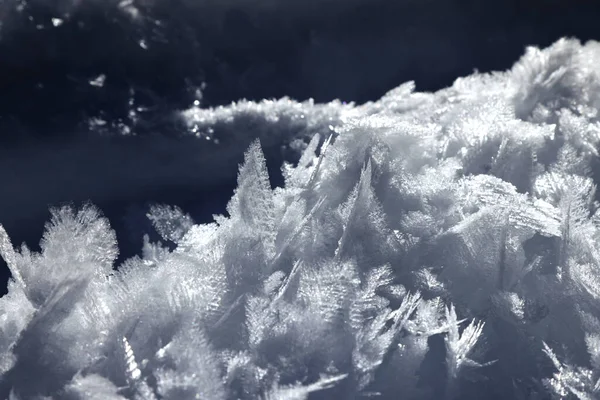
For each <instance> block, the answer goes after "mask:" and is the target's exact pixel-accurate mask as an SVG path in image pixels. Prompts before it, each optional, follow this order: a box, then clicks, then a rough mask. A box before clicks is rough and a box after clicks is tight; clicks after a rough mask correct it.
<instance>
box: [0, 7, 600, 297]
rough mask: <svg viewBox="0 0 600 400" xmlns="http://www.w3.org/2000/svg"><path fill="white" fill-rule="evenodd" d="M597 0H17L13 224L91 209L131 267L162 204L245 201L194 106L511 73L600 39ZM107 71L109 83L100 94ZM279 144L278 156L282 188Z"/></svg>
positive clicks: (360, 97)
mask: <svg viewBox="0 0 600 400" xmlns="http://www.w3.org/2000/svg"><path fill="white" fill-rule="evenodd" d="M594 3H597V2H594V1H591V0H590V1H584V0H580V1H577V0H507V1H503V0H496V1H482V0H436V1H431V0H319V1H317V0H304V1H300V0H298V1H292V0H285V1H284V0H278V1H276V0H263V1H259V0H255V1H247V0H231V1H229V0H212V1H209V0H205V1H202V0H193V1H192V0H188V1H186V0H162V1H149V0H146V1H121V2H118V1H113V0H81V1H54V0H51V1H48V0H36V1H28V2H27V1H22V0H21V1H12V0H8V1H4V2H3V3H2V4H0V185H1V188H2V189H1V190H2V192H1V196H0V223H2V224H3V225H4V226H5V227H6V229H7V231H8V233H9V234H10V235H11V237H12V238H13V243H14V244H19V243H21V242H22V241H26V242H27V243H28V244H29V245H31V246H33V247H34V248H35V244H36V243H37V241H38V240H39V238H40V235H41V233H42V231H43V224H44V221H46V220H47V218H48V217H49V214H48V212H47V211H46V210H47V208H48V206H50V205H57V204H61V203H64V202H67V201H73V202H75V204H76V205H77V204H80V203H81V202H83V201H85V200H91V201H92V202H93V203H95V204H97V205H98V206H99V207H100V208H101V209H102V210H103V211H104V212H105V214H106V215H107V216H108V217H109V218H110V220H111V223H112V224H113V226H114V227H115V229H116V230H117V234H118V238H119V241H120V243H121V249H122V256H121V258H124V257H127V256H131V255H132V254H134V253H135V252H136V251H137V250H138V249H139V247H140V246H141V240H142V232H144V231H146V230H148V229H150V226H149V224H148V223H147V222H146V220H145V217H144V214H145V210H146V205H147V204H148V202H152V201H159V202H164V203H169V204H179V205H181V206H182V207H183V208H184V209H186V210H189V211H190V212H191V213H192V214H193V216H194V217H195V218H196V220H197V221H199V222H206V221H208V220H210V216H211V215H212V214H213V213H221V212H224V208H225V204H226V201H227V199H228V198H229V197H230V196H231V194H232V191H233V188H234V186H235V174H236V172H237V163H238V162H239V161H240V160H241V156H242V154H241V152H240V151H238V150H235V151H233V150H231V149H229V150H228V149H225V148H219V147H218V146H217V147H214V146H213V147H210V146H208V145H204V144H195V142H192V140H194V139H190V137H189V136H186V128H185V125H184V124H183V123H182V121H181V120H180V118H178V117H177V112H178V111H180V110H183V109H186V108H188V107H190V106H191V104H192V103H193V101H194V100H197V99H200V100H201V104H202V106H203V107H209V106H215V105H222V104H228V103H230V102H231V101H235V100H238V99H241V98H247V99H251V100H260V99H263V98H280V97H282V96H290V97H292V98H294V99H297V100H305V99H308V98H314V99H315V101H317V102H326V101H329V100H333V99H337V98H339V99H341V100H344V101H355V102H358V103H362V102H365V101H369V100H376V99H378V98H379V97H380V96H381V95H383V94H384V93H385V92H386V91H388V90H390V89H392V88H394V87H395V86H397V85H399V84H400V83H402V82H405V81H407V80H415V81H416V85H417V89H418V90H421V91H433V90H437V89H440V88H442V87H445V86H448V85H451V84H452V82H453V81H454V79H456V78H457V77H459V76H464V75H468V74H470V73H472V72H473V70H474V69H478V70H479V71H491V70H505V69H508V68H510V67H511V66H512V64H513V63H514V62H515V61H517V60H518V58H519V57H520V56H521V55H522V54H523V51H524V48H525V46H527V45H537V46H541V47H545V46H548V45H550V44H551V43H553V42H554V41H556V40H557V39H559V38H561V37H564V36H568V37H576V38H578V39H580V40H582V41H586V40H589V39H600V24H599V23H598V21H600V4H597V5H595V4H594ZM100 75H103V76H105V80H104V84H103V86H102V87H96V86H93V85H90V81H91V80H93V79H95V78H96V77H98V76H100ZM200 92H201V93H202V96H201V97H200V96H199V93H200ZM132 110H136V113H135V115H133V114H132V113H131V111H132ZM132 115H133V116H132ZM94 118H97V119H102V120H103V121H105V124H104V125H102V126H100V127H99V126H97V125H96V126H92V125H93V124H90V121H92V120H93V119H94ZM249 139H250V138H249ZM282 140H283V139H282ZM196 142H197V140H196ZM276 147H277V146H274V147H273V148H272V149H266V153H267V159H268V162H269V166H270V167H271V169H272V172H273V174H272V175H273V177H272V178H273V182H272V183H273V184H280V183H281V178H280V177H279V176H278V174H277V170H278V168H279V165H280V164H281V161H282V159H283V155H282V154H281V152H278V151H277V148H276ZM240 148H241V147H240ZM82 149H83V150H82ZM157 149H160V151H159V153H160V154H158V153H157V154H156V155H155V154H154V153H153V152H155V151H156V150H157ZM230 150H231V151H233V152H234V153H235V154H230V155H229V156H228V157H227V160H226V161H227V162H220V163H217V164H215V162H214V154H215V153H218V152H220V151H221V152H222V153H223V154H225V153H226V152H227V151H230ZM231 151H230V152H231ZM165 158H167V159H168V160H169V161H168V167H165V164H164V163H163V161H164V159H165ZM216 169H218V170H219V171H218V173H216V172H215V171H216ZM181 176H185V177H186V179H181ZM6 278H7V277H6V274H4V277H3V279H4V280H5V279H6ZM0 287H3V284H2V283H0Z"/></svg>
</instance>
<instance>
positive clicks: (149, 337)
mask: <svg viewBox="0 0 600 400" xmlns="http://www.w3.org/2000/svg"><path fill="white" fill-rule="evenodd" d="M599 66H600V44H599V43H596V42H590V43H587V44H585V45H581V44H580V43H579V42H577V41H575V40H560V41H558V42H557V43H555V44H554V45H553V46H551V47H550V48H548V49H545V50H540V49H537V48H528V49H527V51H526V53H525V55H524V56H523V57H522V59H521V60H520V61H519V62H518V63H516V64H515V66H514V67H513V68H512V69H511V70H510V71H507V72H502V73H493V74H478V73H475V74H473V75H471V76H469V77H466V78H460V79H458V80H457V81H456V82H455V83H454V85H453V86H452V87H450V88H447V89H444V90H440V91H438V92H436V93H419V92H415V90H414V84H413V83H411V82H409V83H406V84H403V85H401V86H399V87H398V88H396V89H394V90H392V91H390V92H389V93H388V94H387V95H385V96H384V97H383V98H382V99H380V100H379V101H377V102H373V103H367V104H363V105H353V104H350V105H344V104H342V103H339V102H337V103H332V104H330V105H329V106H327V107H320V108H316V107H315V106H313V105H312V104H298V103H294V102H292V101H287V100H286V101H283V102H282V101H279V102H261V103H258V104H254V103H242V104H241V105H240V104H237V105H233V106H231V107H226V108H220V109H212V110H200V109H196V110H190V111H189V112H187V113H186V114H185V115H186V116H187V118H188V121H189V123H190V124H191V125H194V126H195V128H194V129H197V130H207V131H208V130H210V129H213V128H215V126H217V125H218V126H220V127H221V128H224V127H225V128H227V127H228V126H230V125H231V124H234V123H235V121H236V115H237V113H246V114H252V113H255V114H257V115H270V117H269V118H262V117H261V118H258V119H257V120H260V126H244V124H241V125H238V126H235V127H234V128H231V129H235V130H236V131H238V134H243V133H244V130H245V129H250V130H253V131H255V132H258V131H264V132H271V131H273V130H274V129H275V128H274V127H276V130H277V134H280V135H283V136H285V135H287V134H288V131H289V130H294V129H295V128H292V127H290V126H289V125H291V124H292V125H293V124H294V123H297V122H293V119H287V120H284V122H282V119H280V118H278V115H280V114H281V113H284V114H285V113H288V114H290V113H292V111H293V110H295V111H294V112H293V113H292V114H294V115H299V114H301V117H298V118H300V119H302V120H304V121H305V122H302V124H304V125H303V126H306V127H308V128H307V129H309V128H310V129H312V131H311V132H309V133H310V134H311V135H312V139H310V142H309V143H308V144H307V145H305V148H304V150H303V153H302V157H301V159H300V161H299V162H297V163H295V164H293V165H292V164H291V163H285V164H284V165H283V167H282V171H283V174H284V177H285V185H284V186H283V187H278V188H272V187H271V185H270V183H269V176H268V173H267V168H266V161H265V157H264V155H263V153H262V150H261V144H260V142H259V141H255V142H253V143H252V144H251V145H250V147H249V149H248V150H247V152H246V155H245V161H244V162H243V164H242V165H241V167H240V169H239V174H238V187H237V190H236V191H235V193H234V195H233V197H232V198H231V200H230V202H229V204H228V207H227V214H228V215H218V216H215V217H214V222H212V223H209V224H195V223H194V221H193V220H192V218H191V217H190V216H189V215H187V214H186V213H185V211H184V210H181V209H179V208H177V207H172V206H168V205H156V206H154V207H153V208H152V209H151V211H150V213H149V215H148V216H149V218H150V220H151V221H152V223H153V225H154V227H155V229H156V231H157V232H158V233H159V234H160V235H161V236H162V237H163V239H164V240H163V243H159V242H156V243H152V242H150V241H149V240H148V239H147V238H146V240H145V241H144V246H143V250H142V253H141V255H140V256H137V257H134V258H132V259H129V260H127V261H125V262H124V263H122V265H118V266H117V265H115V260H116V258H117V254H118V247H117V243H116V239H115V234H114V233H113V231H112V230H111V228H110V226H109V223H108V221H107V220H106V219H105V218H103V217H102V216H101V215H100V213H99V211H97V210H96V209H95V208H93V207H92V206H86V207H83V208H81V209H73V208H68V207H65V208H60V209H55V210H54V211H53V217H52V220H51V221H50V222H49V223H48V225H47V227H46V233H45V234H44V236H43V238H42V241H41V252H39V253H37V252H33V251H31V250H29V249H27V248H26V247H24V246H23V247H21V248H20V249H15V248H14V247H13V244H11V242H10V239H9V238H8V236H7V234H6V233H5V232H4V230H2V231H1V235H0V250H1V253H2V256H3V258H4V259H5V260H6V262H7V264H8V265H9V268H10V271H11V273H12V280H11V281H10V282H9V292H8V294H7V295H6V296H4V297H3V298H2V299H0V374H1V377H2V380H1V387H0V389H1V390H2V393H1V395H2V396H4V397H5V398H10V399H24V400H25V399H50V398H52V399H108V400H110V399H114V400H117V399H144V400H150V399H173V400H185V399H202V400H212V399H305V398H310V399H313V398H314V399H318V398H323V399H357V398H363V397H373V396H375V398H384V399H388V398H389V399H549V398H557V399H558V398H577V399H595V398H600V380H599V379H600V247H599V246H598V244H597V243H598V240H599V239H600V213H598V212H597V209H598V202H597V201H596V192H595V190H596V185H595V180H596V179H598V178H597V174H598V172H599V168H598V144H599V143H598V142H599V141H600V122H599V111H600V67H599ZM271 110H276V112H271ZM286 110H287V111H286ZM290 110H291V111H290ZM328 116H329V117H328ZM328 120H329V123H326V122H323V121H328ZM311 121H312V122H311ZM314 121H320V122H319V123H316V122H314ZM311 127H312V128H311ZM308 136H310V135H308ZM207 173H210V172H208V171H207ZM5 195H10V194H5Z"/></svg>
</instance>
